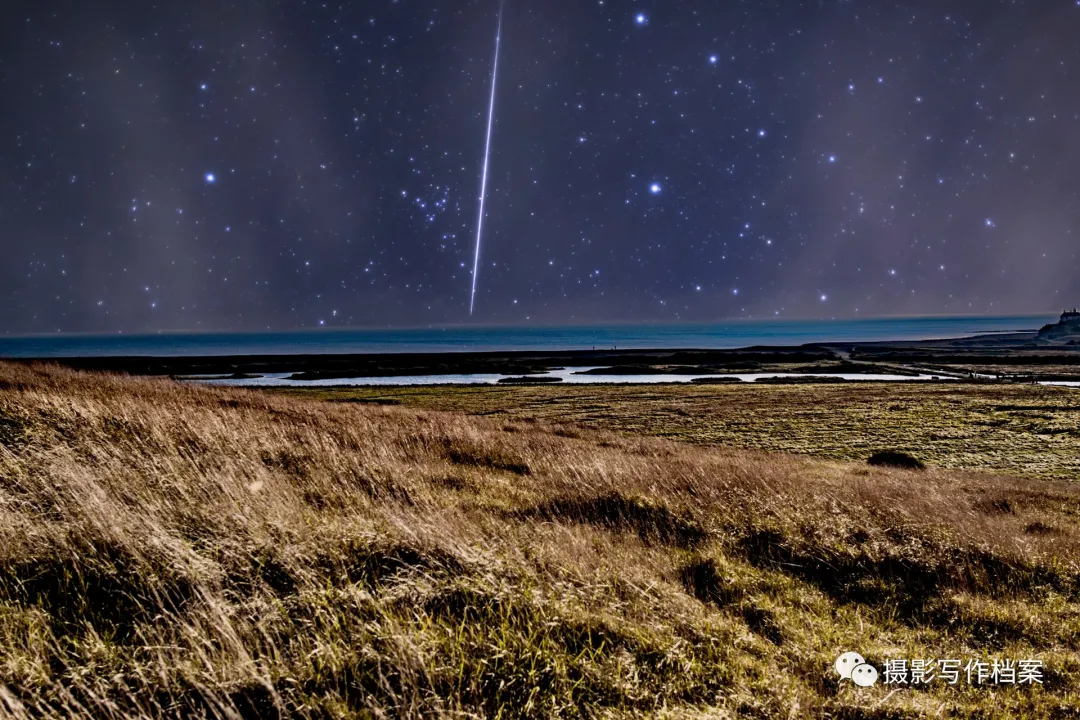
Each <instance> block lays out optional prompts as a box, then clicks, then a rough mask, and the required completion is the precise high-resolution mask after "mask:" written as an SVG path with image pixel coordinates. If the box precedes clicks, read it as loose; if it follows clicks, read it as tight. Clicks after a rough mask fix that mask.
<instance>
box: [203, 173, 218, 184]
mask: <svg viewBox="0 0 1080 720" xmlns="http://www.w3.org/2000/svg"><path fill="white" fill-rule="evenodd" d="M215 180H217V178H216V177H214V173H206V182H208V183H210V184H211V185H213V184H214V181H215Z"/></svg>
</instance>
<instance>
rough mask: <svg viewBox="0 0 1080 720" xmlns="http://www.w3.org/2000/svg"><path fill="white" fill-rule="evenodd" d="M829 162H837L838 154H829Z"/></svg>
mask: <svg viewBox="0 0 1080 720" xmlns="http://www.w3.org/2000/svg"><path fill="white" fill-rule="evenodd" d="M829 162H831V163H834V162H836V156H835V155H830V156H829Z"/></svg>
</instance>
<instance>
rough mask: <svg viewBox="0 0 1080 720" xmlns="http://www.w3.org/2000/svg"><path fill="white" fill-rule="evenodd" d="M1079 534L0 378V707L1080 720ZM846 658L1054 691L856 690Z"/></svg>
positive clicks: (391, 425) (680, 452)
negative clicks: (924, 664)
mask: <svg viewBox="0 0 1080 720" xmlns="http://www.w3.org/2000/svg"><path fill="white" fill-rule="evenodd" d="M617 391H618V390H617V389H613V390H612V392H617ZM1078 519H1080V489H1077V488H1074V487H1073V486H1070V485H1068V484H1065V483H1053V482H1050V481H1038V480H1031V479H1020V478H1018V479H1010V478H1002V477H1000V476H997V477H996V476H990V475H979V474H974V473H964V472H960V471H945V470H937V469H933V468H931V469H929V470H927V471H924V472H911V471H902V470H890V469H885V468H879V467H868V466H866V465H862V464H855V463H840V462H826V461H814V460H809V459H804V458H797V457H794V456H786V455H777V454H774V455H770V454H765V453H755V452H751V451H734V450H733V451H725V450H718V449H711V448H704V447H698V446H691V445H686V444H680V443H677V442H673V441H665V440H660V439H651V438H640V439H637V438H627V437H626V436H616V435H607V434H601V433H589V432H584V431H581V432H578V431H568V430H566V429H565V428H564V429H559V428H556V427H554V426H548V425H544V424H542V423H533V422H527V421H524V420H515V421H513V423H512V424H509V425H508V424H506V423H505V422H495V421H492V420H490V419H484V418H475V417H468V416H464V415H459V414H452V413H438V412H432V411H417V410H410V409H406V408H402V407H384V406H378V405H370V404H349V403H324V402H318V401H314V400H304V399H298V398H288V397H282V396H274V395H270V394H264V393H259V392H251V391H240V390H217V389H209V388H198V387H189V386H183V385H179V384H177V383H172V382H167V381H156V380H137V379H131V378H122V377H112V376H102V375H92V374H80V373H75V372H71V371H66V370H60V369H56V368H43V367H38V368H25V367H21V366H14V365H5V364H2V363H0V716H5V714H6V715H7V716H11V717H16V718H21V717H45V716H55V715H64V716H77V717H106V718H108V717H116V718H128V717H159V716H177V717H180V716H183V717H191V716H206V717H250V718H255V717H341V718H345V717H416V716H420V715H425V716H444V717H495V716H498V717H548V716H564V717H578V716H593V717H639V716H655V717H709V718H724V717H758V718H796V717H834V718H907V717H1002V718H1005V717H1012V718H1017V717H1032V718H1036V717H1038V718H1050V717H1061V718H1064V717H1080V706H1078V690H1077V688H1078V684H1077V682H1078V679H1080V660H1078V659H1077V652H1078V650H1080V647H1078V646H1080V568H1078V566H1077V560H1076V558H1077V557H1080V552H1078V551H1080V528H1078ZM847 650H857V651H859V652H861V653H862V654H863V655H865V656H866V658H867V660H868V661H870V662H871V663H874V664H876V665H877V666H878V667H882V665H883V663H884V661H885V660H886V659H890V658H957V659H961V660H964V661H965V662H966V661H967V660H970V659H979V660H986V661H988V662H990V661H992V660H994V659H1022V658H1023V659H1038V660H1041V661H1042V662H1043V663H1044V664H1045V671H1044V678H1043V679H1044V682H1043V684H1041V685H1034V686H1030V685H1022V686H1021V685H1011V686H999V687H996V688H992V687H989V686H985V685H984V686H973V687H969V686H968V685H967V684H966V683H965V682H961V683H959V684H957V685H956V686H949V685H947V684H944V683H942V682H934V683H931V684H929V685H926V686H920V687H916V688H907V687H902V688H899V689H897V688H895V687H892V686H887V685H884V684H883V683H879V684H878V685H877V686H876V687H871V688H865V689H864V688H858V687H855V686H853V685H852V684H851V683H850V682H847V681H845V682H839V681H838V679H837V676H836V673H835V672H834V671H833V669H832V665H833V661H834V660H835V658H836V657H837V656H838V655H839V654H840V653H841V652H844V651H847Z"/></svg>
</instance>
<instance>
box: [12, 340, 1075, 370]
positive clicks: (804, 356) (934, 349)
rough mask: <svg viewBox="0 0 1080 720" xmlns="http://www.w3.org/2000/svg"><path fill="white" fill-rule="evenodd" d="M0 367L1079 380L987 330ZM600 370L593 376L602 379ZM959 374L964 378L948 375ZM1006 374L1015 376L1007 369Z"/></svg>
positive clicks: (1058, 349)
mask: <svg viewBox="0 0 1080 720" xmlns="http://www.w3.org/2000/svg"><path fill="white" fill-rule="evenodd" d="M2 360H4V361H6V362H16V363H24V364H25V363H51V364H58V365H63V366H67V367H71V368H74V369H78V370H89V371H99V372H119V373H126V374H132V375H143V376H173V377H183V378H188V377H190V376H219V377H226V376H236V377H238V378H241V377H244V376H256V375H262V374H266V373H292V374H293V378H292V379H294V380H301V381H302V380H320V381H325V380H332V379H335V378H341V379H344V378H356V377H394V376H415V375H448V374H482V373H487V374H492V373H493V374H500V375H506V376H517V377H527V376H529V375H539V374H542V373H546V372H549V371H550V370H551V369H553V368H561V367H564V366H591V367H596V368H610V369H611V372H612V374H618V373H619V372H621V371H622V370H623V369H625V371H627V372H629V373H643V372H657V373H674V374H687V373H688V372H694V373H702V374H705V373H713V372H715V373H717V374H723V373H725V372H733V371H738V370H746V369H749V368H753V367H763V368H768V369H769V370H773V369H780V368H785V367H786V368H788V369H791V368H796V367H797V368H799V370H800V371H803V372H807V371H812V370H813V367H814V366H815V365H818V366H821V367H826V368H830V369H825V370H824V372H837V371H842V370H843V368H844V367H847V366H852V367H853V366H855V365H859V366H861V368H862V369H861V370H859V372H871V371H872V369H874V368H876V369H878V370H881V369H884V368H892V369H893V372H895V371H896V370H897V369H901V368H905V367H906V368H908V369H912V368H927V367H929V368H933V369H935V370H940V371H943V372H948V371H949V368H950V367H952V366H961V367H963V366H967V365H980V366H1000V367H1001V368H1002V370H1003V372H1010V371H1011V370H1010V369H1011V368H1021V367H1026V368H1030V367H1034V368H1039V367H1046V368H1048V369H1049V368H1052V367H1068V368H1069V369H1070V370H1071V368H1072V366H1076V368H1077V372H1078V374H1080V346H1064V345H1052V344H1046V343H1041V342H1039V341H1038V340H1037V337H1036V332H1035V331H1034V330H1031V331H1022V332H991V333H985V334H979V335H974V336H970V337H961V338H941V339H934V340H905V341H873V342H850V341H848V342H843V341H842V342H832V343H807V344H802V345H783V346H768V345H759V346H748V347H743V348H733V349H721V350H714V349H697V348H682V349H668V348H656V349H649V350H641V349H627V350H618V349H599V350H593V349H589V350H516V351H509V352H499V351H477V352H468V351H466V352H461V351H448V352H402V353H308V354H248V355H191V356H90V357H41V358H7V359H2ZM603 372H604V371H603V370H600V371H597V374H602V373H603ZM954 372H961V373H963V372H966V370H963V369H961V370H954ZM1013 372H1015V371H1013Z"/></svg>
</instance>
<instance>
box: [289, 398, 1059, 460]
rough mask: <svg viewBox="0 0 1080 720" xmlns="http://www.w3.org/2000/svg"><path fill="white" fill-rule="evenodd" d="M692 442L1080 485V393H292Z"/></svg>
mask: <svg viewBox="0 0 1080 720" xmlns="http://www.w3.org/2000/svg"><path fill="white" fill-rule="evenodd" d="M285 392H288V393H290V394H297V395H302V396H305V397H312V398H319V399H327V400H337V401H348V400H353V401H369V402H377V401H379V400H385V401H388V402H393V403H401V404H404V405H407V406H409V407H422V408H429V409H435V410H446V411H459V412H466V413H472V414H477V415H485V416H493V417H497V418H503V419H506V420H515V421H516V420H538V421H542V422H550V423H559V424H564V425H566V426H567V427H568V428H594V429H604V430H613V431H616V432H620V433H624V434H629V435H639V434H645V435H652V436H658V437H667V438H673V439H676V440H682V441H686V442H691V443H706V444H721V445H728V446H735V447H743V448H753V449H760V450H769V451H780V452H790V453H800V454H806V455H813V456H816V457H823V458H830V459H838V460H865V459H866V458H867V457H868V456H869V455H870V454H871V453H872V452H874V451H875V450H877V449H882V448H891V449H899V450H903V451H906V452H909V453H912V454H914V455H916V456H918V457H920V458H922V459H924V460H926V461H928V462H930V463H932V464H935V465H939V466H941V467H948V468H966V469H980V470H991V471H1001V472H1006V473H1014V474H1024V475H1030V476H1034V477H1041V478H1056V479H1066V480H1069V479H1080V390H1076V389H1072V388H1062V387H1051V386H1042V385H1008V384H1000V385H999V384H977V383H934V384H912V383H846V384H835V385H834V384H811V385H752V386H748V385H690V384H682V385H675V384H670V385H625V386H618V387H616V386H583V385H576V386H563V387H551V386H526V387H515V388H505V387H491V386H474V387H463V386H456V387H449V386H444V387H438V386H434V387H400V388H377V387H366V388H348V389H326V390H289V391H285Z"/></svg>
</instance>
